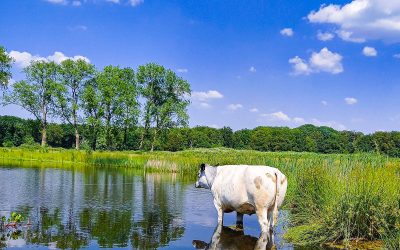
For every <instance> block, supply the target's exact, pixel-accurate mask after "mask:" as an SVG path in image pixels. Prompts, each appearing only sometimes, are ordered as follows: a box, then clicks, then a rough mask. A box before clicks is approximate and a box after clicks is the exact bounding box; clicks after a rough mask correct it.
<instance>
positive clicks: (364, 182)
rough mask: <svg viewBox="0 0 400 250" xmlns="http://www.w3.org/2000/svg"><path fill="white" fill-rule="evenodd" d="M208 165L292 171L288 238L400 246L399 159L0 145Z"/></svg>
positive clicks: (11, 159)
mask: <svg viewBox="0 0 400 250" xmlns="http://www.w3.org/2000/svg"><path fill="white" fill-rule="evenodd" d="M201 163H208V164H210V165H217V164H219V165H226V164H250V165H269V166H274V167H277V168H279V169H280V170H281V171H282V172H283V173H285V174H286V175H287V177H288V180H289V187H288V191H287V196H286V199H285V209H287V210H288V211H289V212H290V223H291V225H290V227H289V230H288V232H287V233H286V236H285V238H286V239H287V240H288V241H289V242H292V243H294V244H296V245H304V246H305V245H323V244H328V243H330V244H339V245H342V246H344V247H351V246H354V245H356V246H357V244H360V243H363V244H365V242H373V244H374V245H376V246H379V245H380V244H381V243H382V242H383V243H384V244H385V248H387V249H400V159H395V158H388V157H385V156H381V155H373V154H352V155H345V154H324V155H322V154H316V153H295V152H282V153H280V152H258V151H248V150H243V151H238V150H233V149H223V148H218V149H194V150H187V151H180V152H176V153H172V152H131V151H127V152H97V151H96V152H86V151H75V150H65V149H40V150H37V149H35V150H27V149H19V148H11V149H9V148H1V149H0V164H1V165H7V166H10V165H12V166H38V167H47V166H49V167H54V166H56V167H70V166H77V165H78V166H92V167H95V168H97V167H117V168H125V169H132V170H134V171H142V172H170V173H171V172H172V173H175V174H178V175H180V176H185V177H187V178H192V179H193V180H194V179H195V176H196V173H197V171H198V167H199V165H200V164H201ZM377 242H378V243H377Z"/></svg>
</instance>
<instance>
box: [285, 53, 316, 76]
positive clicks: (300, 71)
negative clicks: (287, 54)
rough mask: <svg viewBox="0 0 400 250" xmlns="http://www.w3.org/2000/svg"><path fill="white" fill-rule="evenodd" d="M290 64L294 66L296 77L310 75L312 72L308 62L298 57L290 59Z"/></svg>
mask: <svg viewBox="0 0 400 250" xmlns="http://www.w3.org/2000/svg"><path fill="white" fill-rule="evenodd" d="M289 63H290V64H293V70H294V72H293V74H294V75H309V74H310V73H311V72H312V70H311V68H310V66H309V65H308V64H307V62H305V61H304V60H303V59H302V58H300V57H298V56H295V57H293V58H290V59H289Z"/></svg>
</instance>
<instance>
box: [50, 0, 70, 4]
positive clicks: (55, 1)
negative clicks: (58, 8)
mask: <svg viewBox="0 0 400 250" xmlns="http://www.w3.org/2000/svg"><path fill="white" fill-rule="evenodd" d="M46 1H47V2H49V3H53V4H67V3H68V2H67V1H66V0H46Z"/></svg>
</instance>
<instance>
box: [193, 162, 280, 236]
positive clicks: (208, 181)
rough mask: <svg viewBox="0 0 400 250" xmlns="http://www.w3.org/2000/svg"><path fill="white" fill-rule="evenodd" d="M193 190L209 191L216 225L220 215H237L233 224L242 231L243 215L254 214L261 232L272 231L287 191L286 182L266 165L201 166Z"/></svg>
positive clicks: (277, 171) (221, 218)
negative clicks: (212, 197)
mask: <svg viewBox="0 0 400 250" xmlns="http://www.w3.org/2000/svg"><path fill="white" fill-rule="evenodd" d="M195 187H197V188H207V189H211V192H212V194H213V196H214V206H215V208H216V209H217V212H218V224H221V225H222V224H223V215H224V213H230V212H233V211H236V212H237V219H236V224H237V227H238V228H243V214H249V215H252V214H254V213H255V214H257V217H258V222H259V223H260V227H261V231H262V232H263V233H267V232H268V230H269V229H270V230H272V229H273V227H274V225H275V223H276V221H277V219H278V208H279V207H280V206H281V205H282V203H283V199H284V198H285V194H286V189H287V179H286V176H285V175H284V174H282V173H281V172H280V171H279V170H278V169H276V168H273V167H268V166H249V165H226V166H218V167H213V166H209V165H206V164H202V165H201V168H200V171H199V175H198V180H197V182H196V184H195Z"/></svg>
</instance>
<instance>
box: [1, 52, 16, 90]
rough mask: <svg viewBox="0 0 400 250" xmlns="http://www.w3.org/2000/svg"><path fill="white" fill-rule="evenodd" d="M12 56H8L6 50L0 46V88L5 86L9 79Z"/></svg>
mask: <svg viewBox="0 0 400 250" xmlns="http://www.w3.org/2000/svg"><path fill="white" fill-rule="evenodd" d="M13 61H14V60H13V58H12V57H10V56H9V55H8V54H7V52H6V50H5V49H4V48H3V47H2V46H0V88H5V87H7V85H8V82H9V81H10V79H11V67H12V64H13Z"/></svg>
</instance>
